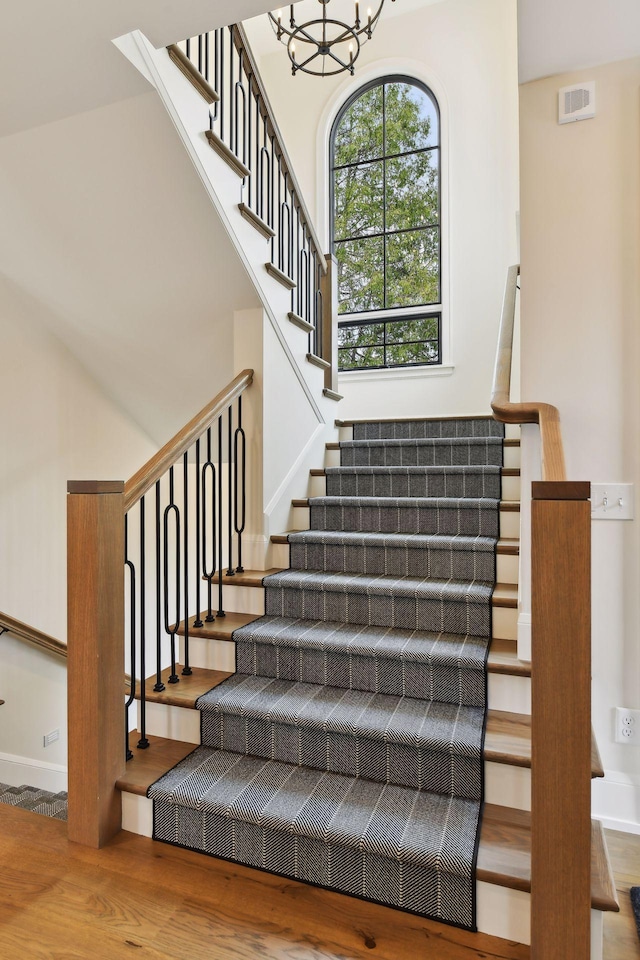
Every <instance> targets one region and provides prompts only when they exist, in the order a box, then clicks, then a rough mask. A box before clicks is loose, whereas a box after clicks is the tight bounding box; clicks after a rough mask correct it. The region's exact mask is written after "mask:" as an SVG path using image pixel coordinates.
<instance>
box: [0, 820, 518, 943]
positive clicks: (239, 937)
mask: <svg viewBox="0 0 640 960" xmlns="http://www.w3.org/2000/svg"><path fill="white" fill-rule="evenodd" d="M0 862H1V863H2V868H1V869H0V957H1V958H3V960H4V958H7V960H9V958H11V960H13V958H14V957H16V958H17V957H19V958H20V960H88V958H91V960H121V958H122V960H123V958H125V957H126V958H131V957H137V958H140V960H165V958H166V960H168V958H172V960H255V958H259V957H262V958H269V960H365V958H367V960H370V958H372V957H375V958H377V960H412V958H414V957H415V958H427V960H480V958H484V960H526V958H528V957H529V950H528V948H526V947H522V946H519V945H517V944H509V943H507V942H506V941H503V940H496V939H494V938H492V937H485V936H481V935H474V934H469V933H466V932H465V931H463V930H457V929H455V928H454V927H445V926H442V925H439V924H433V923H428V922H427V921H424V920H420V919H418V918H417V917H413V916H411V915H409V914H405V913H400V912H399V911H397V910H390V909H387V908H385V907H377V906H374V905H372V904H368V903H363V902H361V901H358V900H354V899H353V898H350V897H343V896H340V895H339V894H334V893H328V892H326V891H322V890H317V889H315V888H313V887H309V886H305V885H304V884H299V883H295V882H292V881H289V880H283V879H282V878H279V877H274V876H272V875H270V874H266V873H260V872H258V871H255V870H249V869H246V868H243V867H239V866H235V865H234V864H228V863H223V862H222V861H219V860H213V859H211V858H209V857H203V856H199V855H198V854H194V853H191V852H190V851H187V850H179V849H178V848H176V847H170V846H166V845H164V844H159V843H154V842H153V841H151V840H147V839H146V838H144V837H138V836H134V835H133V834H129V833H121V834H119V836H118V837H116V838H115V840H114V841H113V842H112V843H111V844H110V845H109V846H108V847H105V848H104V849H102V850H91V849H89V848H87V847H81V846H78V845H76V844H72V843H69V842H68V840H67V838H66V827H65V824H64V823H59V822H56V821H53V820H49V819H47V818H46V817H39V816H38V815H37V814H32V813H28V812H26V811H23V810H16V809H15V808H12V807H3V808H2V809H1V810H0Z"/></svg>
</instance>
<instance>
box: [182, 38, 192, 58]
mask: <svg viewBox="0 0 640 960" xmlns="http://www.w3.org/2000/svg"><path fill="white" fill-rule="evenodd" d="M184 45H185V53H186V55H187V57H188V59H189V60H191V40H190V39H188V40H185V42H184Z"/></svg>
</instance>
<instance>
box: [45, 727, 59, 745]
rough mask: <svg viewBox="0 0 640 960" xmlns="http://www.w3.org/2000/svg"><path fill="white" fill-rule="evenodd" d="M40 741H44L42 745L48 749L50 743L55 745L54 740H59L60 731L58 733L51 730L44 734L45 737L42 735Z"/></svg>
mask: <svg viewBox="0 0 640 960" xmlns="http://www.w3.org/2000/svg"><path fill="white" fill-rule="evenodd" d="M42 739H43V740H44V744H43V745H44V746H45V747H50V746H51V744H52V743H55V742H56V740H59V739H60V731H59V730H52V731H51V733H45V735H44V737H43V738H42Z"/></svg>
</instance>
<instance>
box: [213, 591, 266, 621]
mask: <svg viewBox="0 0 640 960" xmlns="http://www.w3.org/2000/svg"><path fill="white" fill-rule="evenodd" d="M222 602H223V604H224V609H225V610H239V611H242V613H253V614H255V615H256V616H259V617H261V616H262V615H263V614H264V590H263V589H262V585H260V586H259V587H236V586H235V585H234V584H232V583H230V584H225V585H224V587H223V590H222Z"/></svg>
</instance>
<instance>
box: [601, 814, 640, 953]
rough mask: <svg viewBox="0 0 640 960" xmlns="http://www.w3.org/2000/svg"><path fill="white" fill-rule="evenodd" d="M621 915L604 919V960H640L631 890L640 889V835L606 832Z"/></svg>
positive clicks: (614, 914) (639, 946)
mask: <svg viewBox="0 0 640 960" xmlns="http://www.w3.org/2000/svg"><path fill="white" fill-rule="evenodd" d="M605 836H606V840H607V848H608V850H609V856H610V858H611V864H612V867H613V873H614V877H615V883H616V890H617V893H618V901H619V903H620V913H606V914H605V917H604V960H640V938H638V933H637V930H636V922H635V918H634V916H633V910H632V909H631V900H630V898H629V890H630V888H631V887H637V886H640V835H637V834H631V833H621V832H620V831H618V830H605Z"/></svg>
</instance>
